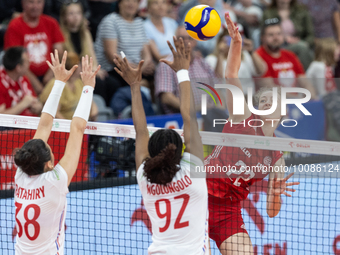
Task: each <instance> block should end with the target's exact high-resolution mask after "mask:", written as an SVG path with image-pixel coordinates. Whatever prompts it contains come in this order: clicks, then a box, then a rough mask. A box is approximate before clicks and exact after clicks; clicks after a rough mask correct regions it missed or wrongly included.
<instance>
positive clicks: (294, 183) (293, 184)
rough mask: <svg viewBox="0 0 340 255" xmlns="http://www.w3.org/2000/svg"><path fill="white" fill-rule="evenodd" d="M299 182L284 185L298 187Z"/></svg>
mask: <svg viewBox="0 0 340 255" xmlns="http://www.w3.org/2000/svg"><path fill="white" fill-rule="evenodd" d="M299 184H300V182H289V183H286V186H293V185H299Z"/></svg>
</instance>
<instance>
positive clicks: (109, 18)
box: [100, 13, 120, 24]
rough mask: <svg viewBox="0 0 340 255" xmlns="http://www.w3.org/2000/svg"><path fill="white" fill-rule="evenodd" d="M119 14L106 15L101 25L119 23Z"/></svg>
mask: <svg viewBox="0 0 340 255" xmlns="http://www.w3.org/2000/svg"><path fill="white" fill-rule="evenodd" d="M119 17H120V16H119V14H117V13H110V14H108V15H106V16H105V17H104V18H103V19H102V21H101V22H100V23H102V24H105V23H110V22H117V21H118V20H119Z"/></svg>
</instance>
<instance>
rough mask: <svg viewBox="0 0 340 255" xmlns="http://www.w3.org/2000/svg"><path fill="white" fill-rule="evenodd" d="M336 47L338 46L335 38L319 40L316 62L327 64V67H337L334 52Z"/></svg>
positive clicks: (316, 48)
mask: <svg viewBox="0 0 340 255" xmlns="http://www.w3.org/2000/svg"><path fill="white" fill-rule="evenodd" d="M336 47H337V44H336V41H335V40H334V39H333V38H324V39H319V40H317V42H316V46H315V60H316V61H322V62H325V63H326V66H333V65H335V64H336V62H335V60H334V52H335V49H336Z"/></svg>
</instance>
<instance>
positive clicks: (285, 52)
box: [281, 49, 297, 59]
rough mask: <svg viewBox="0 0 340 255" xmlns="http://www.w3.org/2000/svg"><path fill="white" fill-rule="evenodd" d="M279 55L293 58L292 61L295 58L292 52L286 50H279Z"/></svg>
mask: <svg viewBox="0 0 340 255" xmlns="http://www.w3.org/2000/svg"><path fill="white" fill-rule="evenodd" d="M281 55H282V56H288V57H291V58H294V59H296V58H297V56H296V55H295V53H294V52H292V51H290V50H286V49H281Z"/></svg>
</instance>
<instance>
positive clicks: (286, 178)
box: [283, 173, 294, 181]
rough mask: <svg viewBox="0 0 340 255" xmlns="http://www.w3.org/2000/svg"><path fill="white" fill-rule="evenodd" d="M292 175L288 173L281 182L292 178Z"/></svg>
mask: <svg viewBox="0 0 340 255" xmlns="http://www.w3.org/2000/svg"><path fill="white" fill-rule="evenodd" d="M293 175H294V173H290V174H289V175H288V176H286V177H285V178H284V179H283V180H284V181H287V180H288V179H289V178H290V177H292V176H293Z"/></svg>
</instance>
